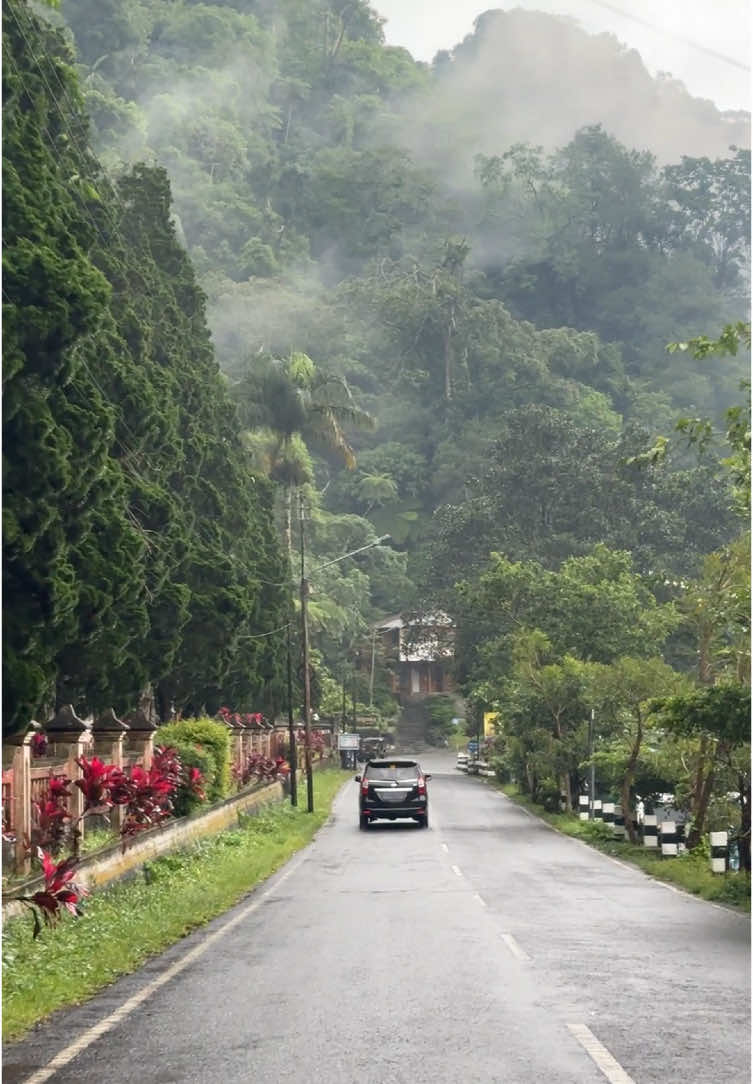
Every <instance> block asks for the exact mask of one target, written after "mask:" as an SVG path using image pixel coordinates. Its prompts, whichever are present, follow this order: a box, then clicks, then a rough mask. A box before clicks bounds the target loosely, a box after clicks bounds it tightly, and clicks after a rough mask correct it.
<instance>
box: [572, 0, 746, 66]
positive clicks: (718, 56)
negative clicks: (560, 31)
mask: <svg viewBox="0 0 753 1084" xmlns="http://www.w3.org/2000/svg"><path fill="white" fill-rule="evenodd" d="M588 2H589V3H591V4H593V5H594V7H597V8H604V9H605V10H606V11H610V12H611V13H612V14H613V15H619V16H620V17H621V18H623V19H628V20H629V21H630V22H633V23H639V24H640V25H641V26H645V27H647V29H649V30H653V31H655V33H657V34H663V35H664V36H665V37H667V38H674V39H675V41H681V42H682V43H683V45H688V46H690V48H691V49H696V50H697V51H698V52H699V53H705V54H706V56H711V57H713V58H714V59H715V60H720V61H721V62H722V63H723V64H731V65H732V67H734V68H740V69H741V70H742V71H744V72H749V71H750V67H749V66H748V65H747V64H743V62H742V61H741V60H736V59H735V58H734V57H731V56H727V55H726V54H725V53H718V52H717V51H716V50H715V49H709V47H708V46H707V45H701V44H700V43H699V42H697V41H693V39H692V38H686V37H685V35H684V34H678V33H677V31H675V30H667V28H666V27H663V26H658V25H657V24H656V23H653V22H651V20H650V19H644V18H643V17H642V16H640V15H635V14H633V12H630V11H623V10H622V8H618V7H616V6H615V5H614V4H608V3H606V0H588Z"/></svg>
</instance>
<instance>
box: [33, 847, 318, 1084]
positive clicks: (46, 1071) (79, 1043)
mask: <svg viewBox="0 0 753 1084" xmlns="http://www.w3.org/2000/svg"><path fill="white" fill-rule="evenodd" d="M303 860H304V855H303V854H301V855H300V856H299V857H298V858H295V859H293V861H292V863H291V865H290V866H289V867H288V869H286V870H285V872H284V873H283V874H282V876H281V877H278V878H277V879H276V880H275V883H274V884H273V885H271V886H270V887H269V888H267V889H266V890H265V891H264V892H262V893H261V895H260V896H258V898H257V899H255V900H254V901H253V902H252V903H250V904H249V905H248V907H244V908H243V910H242V911H240V912H239V913H238V914H237V915H235V916H234V917H233V918H231V919H230V921H229V922H226V923H225V924H224V925H223V926H222V927H221V928H220V929H219V930H215V931H214V933H211V934H209V936H208V937H205V938H204V940H203V941H202V942H201V944H200V945H196V946H195V948H192V949H191V950H190V952H187V953H186V954H185V956H181V958H180V959H179V960H176V962H175V963H174V964H173V965H172V966H171V967H169V968H168V969H167V971H163V972H162V974H161V975H159V976H158V978H156V979H154V980H153V981H152V982H150V983H148V984H147V985H146V986H144V987H143V989H141V990H139V992H138V993H137V994H134V995H133V996H132V997H129V998H128V1000H127V1001H124V1002H123V1004H122V1005H121V1006H120V1007H119V1008H117V1009H115V1011H114V1012H112V1013H110V1015H109V1016H106V1017H105V1019H104V1020H100V1021H99V1023H98V1024H94V1025H93V1026H92V1027H90V1028H88V1029H87V1030H86V1031H85V1032H84V1033H83V1035H81V1036H80V1037H79V1038H78V1039H76V1040H75V1042H72V1043H70V1044H69V1045H68V1046H66V1047H65V1048H64V1049H63V1050H61V1051H60V1053H59V1054H56V1055H55V1057H54V1058H53V1059H52V1061H50V1062H48V1063H47V1065H45V1067H44V1068H43V1069H38V1070H37V1071H36V1072H35V1073H33V1074H32V1075H31V1076H29V1077H26V1079H25V1080H24V1081H23V1082H22V1084H44V1081H46V1080H49V1079H50V1077H51V1076H54V1075H55V1073H56V1072H57V1071H58V1069H62V1068H64V1066H66V1065H68V1064H69V1062H71V1061H73V1059H74V1058H75V1057H76V1056H77V1055H78V1054H80V1053H81V1052H82V1051H83V1050H86V1048H87V1047H88V1046H91V1044H92V1043H93V1042H96V1040H97V1039H99V1038H100V1037H101V1036H102V1035H105V1034H106V1033H107V1032H108V1031H110V1030H111V1029H112V1028H114V1027H115V1025H116V1024H119V1023H120V1021H121V1020H124V1019H125V1018H126V1017H127V1016H129V1015H130V1014H131V1013H132V1012H133V1011H134V1009H137V1008H138V1007H139V1005H141V1004H142V1002H144V1001H146V1000H147V998H149V997H151V995H152V994H153V993H154V992H155V991H156V990H159V988H160V987H161V986H164V985H165V983H166V982H169V981H170V979H172V978H174V977H175V976H176V975H179V974H180V972H181V971H183V970H185V968H187V967H188V965H189V964H192V963H193V962H194V960H197V959H198V958H199V957H200V956H203V955H204V953H205V952H206V951H207V949H208V948H210V947H211V946H212V945H213V944H214V942H215V941H218V940H219V939H220V938H221V937H224V935H225V934H226V933H228V931H229V930H232V929H233V928H234V927H235V926H237V925H238V924H239V923H241V922H243V920H244V919H246V918H248V916H249V915H251V914H253V912H254V911H256V910H257V909H258V908H259V907H260V906H261V905H262V903H264V901H265V899H266V898H267V896H271V895H272V893H273V892H275V891H276V890H277V889H278V888H279V887H280V885H281V884H282V883H283V881H286V880H287V879H288V877H290V875H291V874H292V873H295V871H296V870H297V869H298V867H299V866H300V865H301V863H302V862H303Z"/></svg>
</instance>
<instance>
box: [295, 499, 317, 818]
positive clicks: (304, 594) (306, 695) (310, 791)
mask: <svg viewBox="0 0 753 1084" xmlns="http://www.w3.org/2000/svg"><path fill="white" fill-rule="evenodd" d="M298 511H299V522H300V528H301V632H302V637H303V732H304V734H305V742H306V744H305V748H304V756H305V762H306V792H307V797H308V803H307V809H308V811H309V813H313V812H314V775H313V772H312V770H311V675H310V674H309V622H308V594H309V585H308V581H307V579H306V567H305V561H306V540H305V533H304V528H303V494H302V493H301V494H300V495H299V498H298Z"/></svg>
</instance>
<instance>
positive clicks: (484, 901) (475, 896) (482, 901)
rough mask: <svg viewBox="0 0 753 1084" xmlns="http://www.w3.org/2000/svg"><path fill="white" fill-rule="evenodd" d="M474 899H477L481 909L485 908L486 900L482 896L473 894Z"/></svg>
mask: <svg viewBox="0 0 753 1084" xmlns="http://www.w3.org/2000/svg"><path fill="white" fill-rule="evenodd" d="M473 896H474V899H477V900H478V902H479V903H480V904H481V906H482V907H486V900H485V899H484V897H483V896H479V894H478V892H474V893H473Z"/></svg>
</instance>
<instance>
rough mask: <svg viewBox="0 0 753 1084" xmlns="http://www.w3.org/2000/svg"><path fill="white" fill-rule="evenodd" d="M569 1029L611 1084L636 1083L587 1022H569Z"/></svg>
mask: <svg viewBox="0 0 753 1084" xmlns="http://www.w3.org/2000/svg"><path fill="white" fill-rule="evenodd" d="M567 1026H568V1028H569V1030H570V1031H571V1032H572V1034H573V1035H574V1036H575V1038H576V1039H577V1040H578V1042H579V1043H580V1045H581V1046H582V1047H583V1049H584V1050H585V1051H586V1053H587V1054H588V1055H589V1057H590V1058H591V1059H592V1060H593V1061H594V1062H595V1063H596V1065H597V1066H598V1067H599V1069H601V1071H602V1073H603V1074H604V1076H605V1077H606V1078H607V1080H608V1081H609V1084H635V1081H634V1080H633V1078H632V1077H631V1076H629V1075H628V1074H627V1073H626V1072H625V1070H624V1069H623V1068H622V1066H621V1065H620V1063H619V1062H618V1061H617V1060H616V1058H613V1057H612V1055H611V1054H610V1053H609V1051H608V1050H607V1048H606V1047H605V1046H604V1045H603V1043H600V1042H599V1040H598V1039H597V1038H596V1036H595V1035H594V1033H593V1032H592V1031H591V1029H590V1028H587V1027H586V1025H585V1024H568V1025H567Z"/></svg>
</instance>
